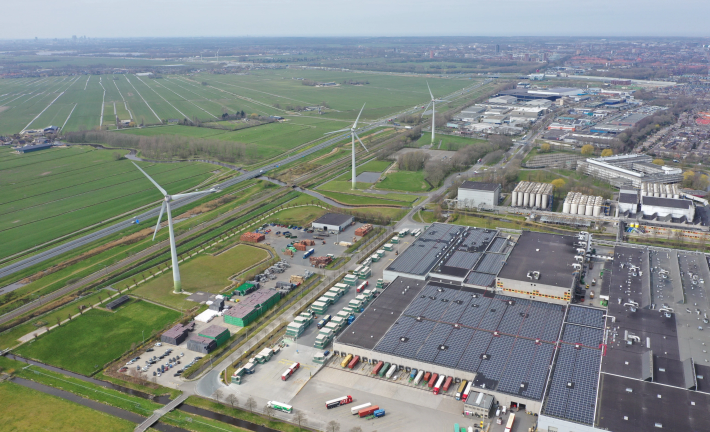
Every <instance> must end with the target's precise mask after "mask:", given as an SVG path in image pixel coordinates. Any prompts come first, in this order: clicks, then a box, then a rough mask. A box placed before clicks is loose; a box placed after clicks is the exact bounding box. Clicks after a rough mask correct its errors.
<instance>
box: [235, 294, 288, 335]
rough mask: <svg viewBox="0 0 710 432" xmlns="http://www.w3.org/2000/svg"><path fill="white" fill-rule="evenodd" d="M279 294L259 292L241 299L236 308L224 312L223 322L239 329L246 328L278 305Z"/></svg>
mask: <svg viewBox="0 0 710 432" xmlns="http://www.w3.org/2000/svg"><path fill="white" fill-rule="evenodd" d="M280 299H281V293H279V292H278V291H274V290H261V291H257V292H254V293H251V294H249V295H248V296H246V297H241V298H240V300H239V303H237V304H236V306H232V307H231V308H229V309H227V310H225V311H224V322H225V323H226V324H232V325H236V326H240V327H246V326H248V325H249V324H250V323H251V322H252V321H254V320H255V319H257V318H258V317H260V316H261V315H262V314H263V313H264V312H266V311H267V310H269V309H270V308H271V306H273V305H275V304H276V303H278V301H279V300H280Z"/></svg>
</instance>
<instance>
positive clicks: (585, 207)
mask: <svg viewBox="0 0 710 432" xmlns="http://www.w3.org/2000/svg"><path fill="white" fill-rule="evenodd" d="M603 207H604V198H602V197H600V196H589V195H583V194H581V193H578V192H569V193H567V197H566V198H565V202H564V203H562V213H567V214H576V215H583V216H602V214H603V213H602V211H603V210H602V209H603Z"/></svg>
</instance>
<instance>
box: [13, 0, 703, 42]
mask: <svg viewBox="0 0 710 432" xmlns="http://www.w3.org/2000/svg"><path fill="white" fill-rule="evenodd" d="M3 3H4V4H3V6H2V9H0V10H2V16H3V19H2V25H0V38H1V39H29V38H34V37H38V38H68V37H71V36H72V35H77V36H84V35H85V36H88V37H200V36H202V37H224V36H227V37H229V36H237V37H240V36H310V37H313V36H322V37H328V36H701V37H707V36H710V26H708V25H707V22H708V17H710V0H675V1H670V0H643V1H642V0H593V1H588V0H587V1H584V0H485V1H481V0H358V1H342V0H252V1H243V0H222V1H214V0H212V1H204V0H141V1H140V2H120V1H119V2H110V1H106V0H20V1H16V0H5V1H4V2H3ZM33 17H36V18H37V19H34V18H33Z"/></svg>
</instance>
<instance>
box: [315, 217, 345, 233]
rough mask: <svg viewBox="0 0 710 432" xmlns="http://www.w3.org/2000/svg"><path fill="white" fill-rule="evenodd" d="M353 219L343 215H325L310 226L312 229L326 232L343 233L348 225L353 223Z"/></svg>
mask: <svg viewBox="0 0 710 432" xmlns="http://www.w3.org/2000/svg"><path fill="white" fill-rule="evenodd" d="M353 220H354V218H353V217H352V216H349V215H344V214H340V213H326V214H324V215H323V216H321V217H319V218H318V219H316V220H315V221H313V223H312V224H311V226H312V227H313V229H319V230H328V231H335V232H341V231H344V230H345V229H346V228H347V227H348V226H349V225H350V224H352V223H353Z"/></svg>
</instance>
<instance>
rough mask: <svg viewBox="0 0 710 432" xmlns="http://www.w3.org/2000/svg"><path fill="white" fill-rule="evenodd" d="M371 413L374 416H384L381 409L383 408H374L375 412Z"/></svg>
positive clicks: (383, 411)
mask: <svg viewBox="0 0 710 432" xmlns="http://www.w3.org/2000/svg"><path fill="white" fill-rule="evenodd" d="M372 415H374V416H375V418H380V417H384V416H385V410H383V409H378V410H375V412H373V413H372Z"/></svg>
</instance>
